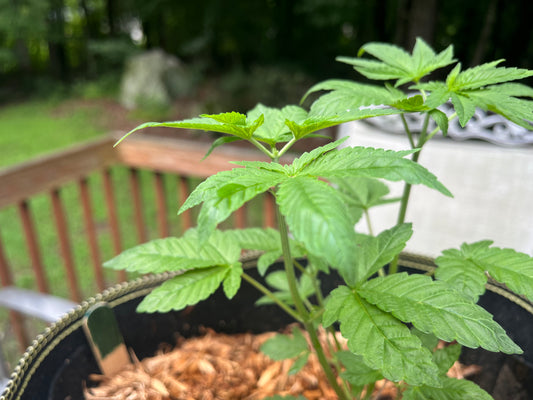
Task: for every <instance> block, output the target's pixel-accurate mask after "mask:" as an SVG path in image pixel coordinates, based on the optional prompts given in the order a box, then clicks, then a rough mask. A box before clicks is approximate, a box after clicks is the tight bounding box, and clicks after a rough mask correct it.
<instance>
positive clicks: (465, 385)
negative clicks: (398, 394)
mask: <svg viewBox="0 0 533 400" xmlns="http://www.w3.org/2000/svg"><path fill="white" fill-rule="evenodd" d="M457 399H468V400H493V399H492V396H491V395H489V394H488V393H487V392H485V391H484V390H483V389H481V388H480V387H479V386H478V385H476V384H475V383H474V382H471V381H468V380H466V379H453V378H442V387H441V388H435V387H429V386H410V387H408V388H407V390H406V391H405V392H403V397H402V400H457Z"/></svg>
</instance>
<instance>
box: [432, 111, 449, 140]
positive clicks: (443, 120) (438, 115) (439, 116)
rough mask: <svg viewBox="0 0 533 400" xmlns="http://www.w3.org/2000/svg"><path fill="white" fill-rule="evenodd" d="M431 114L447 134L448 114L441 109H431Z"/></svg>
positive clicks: (443, 132)
mask: <svg viewBox="0 0 533 400" xmlns="http://www.w3.org/2000/svg"><path fill="white" fill-rule="evenodd" d="M429 116H430V117H431V118H432V119H433V121H435V123H436V124H437V126H438V127H439V129H440V130H441V132H442V134H443V135H444V136H446V135H447V134H448V116H447V115H446V114H444V113H443V112H442V111H440V110H431V111H429Z"/></svg>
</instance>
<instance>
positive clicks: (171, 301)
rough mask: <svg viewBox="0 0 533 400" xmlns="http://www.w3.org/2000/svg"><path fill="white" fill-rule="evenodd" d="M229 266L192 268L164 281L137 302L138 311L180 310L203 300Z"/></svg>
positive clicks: (218, 282)
mask: <svg viewBox="0 0 533 400" xmlns="http://www.w3.org/2000/svg"><path fill="white" fill-rule="evenodd" d="M229 269H230V267H229V266H227V265H220V266H216V267H209V268H201V269H194V270H190V271H186V272H184V273H183V274H181V275H178V276H175V277H174V278H171V279H169V280H168V281H165V282H164V283H163V284H162V285H161V286H159V287H157V288H155V289H154V290H153V291H152V292H151V293H150V294H148V295H147V296H146V297H145V298H144V299H143V301H142V302H141V303H140V304H139V306H138V308H137V311H139V312H168V311H170V310H176V311H177V310H182V309H184V308H185V307H187V306H190V305H194V304H196V303H198V302H199V301H202V300H205V299H206V298H208V297H209V296H210V295H211V294H213V293H214V292H215V290H217V288H218V287H219V286H220V284H221V283H222V281H223V280H224V278H225V277H226V275H227V273H228V271H229Z"/></svg>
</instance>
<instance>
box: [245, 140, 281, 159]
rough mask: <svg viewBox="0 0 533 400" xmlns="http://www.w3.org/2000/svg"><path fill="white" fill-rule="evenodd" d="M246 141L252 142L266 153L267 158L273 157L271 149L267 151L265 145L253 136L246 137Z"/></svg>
mask: <svg viewBox="0 0 533 400" xmlns="http://www.w3.org/2000/svg"><path fill="white" fill-rule="evenodd" d="M248 141H249V142H250V143H252V144H253V145H254V146H255V147H257V148H258V149H259V150H261V152H262V153H264V154H266V155H267V156H268V158H270V159H274V158H275V157H276V156H275V155H274V154H273V153H272V152H271V151H269V150H268V149H267V148H266V147H265V146H263V145H262V144H261V143H260V142H258V141H257V140H255V139H254V138H250V139H248Z"/></svg>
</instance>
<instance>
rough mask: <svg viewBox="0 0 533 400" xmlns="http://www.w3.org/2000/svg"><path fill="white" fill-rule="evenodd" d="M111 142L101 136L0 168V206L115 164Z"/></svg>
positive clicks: (111, 139)
mask: <svg viewBox="0 0 533 400" xmlns="http://www.w3.org/2000/svg"><path fill="white" fill-rule="evenodd" d="M113 142H114V139H113V138H110V137H105V138H102V139H98V140H96V141H94V142H89V143H85V144H80V145H76V146H73V147H71V148H69V149H68V150H64V151H60V152H57V153H54V154H52V155H48V156H44V157H40V158H37V159H35V160H32V161H28V162H24V163H21V164H17V165H15V166H14V167H10V168H6V169H2V170H0V208H1V207H4V206H8V205H11V204H15V203H19V202H20V201H22V200H25V199H27V198H28V197H31V196H33V195H36V194H40V193H43V192H49V191H50V190H53V189H55V188H57V187H59V186H61V185H63V184H66V183H70V182H73V181H76V180H78V179H80V178H82V177H84V176H86V175H87V174H89V173H90V172H92V171H94V170H96V169H98V168H103V167H105V166H108V165H112V164H115V163H116V161H117V152H116V151H115V150H114V149H113Z"/></svg>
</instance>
